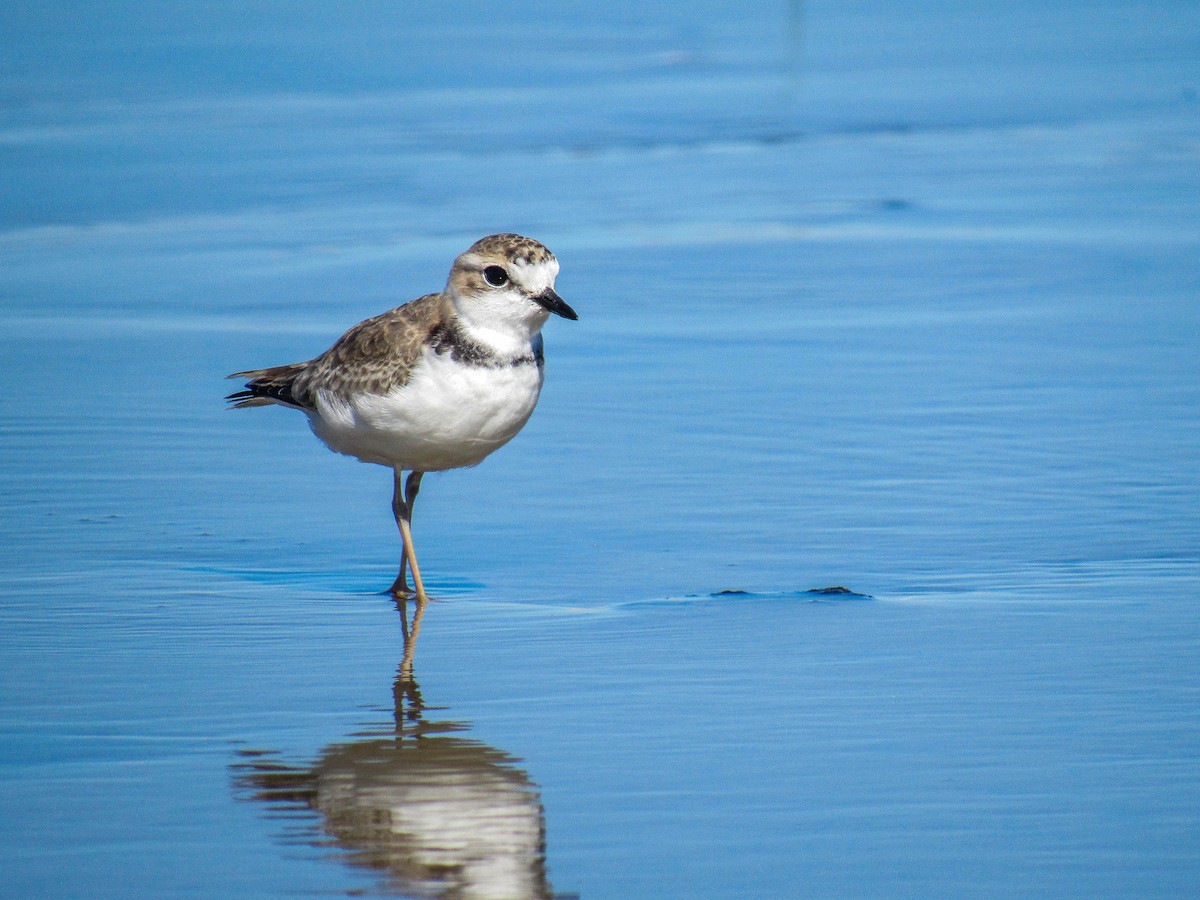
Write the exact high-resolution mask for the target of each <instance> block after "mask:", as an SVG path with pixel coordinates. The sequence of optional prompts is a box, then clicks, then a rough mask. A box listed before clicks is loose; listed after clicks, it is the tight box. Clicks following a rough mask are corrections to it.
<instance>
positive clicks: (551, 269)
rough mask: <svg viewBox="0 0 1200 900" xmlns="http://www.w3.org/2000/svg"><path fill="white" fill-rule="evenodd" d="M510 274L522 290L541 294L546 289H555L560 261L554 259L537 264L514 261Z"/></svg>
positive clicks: (509, 270)
mask: <svg viewBox="0 0 1200 900" xmlns="http://www.w3.org/2000/svg"><path fill="white" fill-rule="evenodd" d="M508 274H509V277H510V278H512V280H513V281H514V282H516V284H517V286H518V287H520V288H521V289H522V290H524V291H526V292H527V293H530V294H540V293H541V292H542V291H544V290H546V288H552V287H554V279H555V278H557V277H558V260H557V259H554V258H553V257H551V258H550V259H544V260H541V261H540V262H535V263H528V262H526V261H525V260H523V259H518V260H514V261H513V262H511V263H509V265H508Z"/></svg>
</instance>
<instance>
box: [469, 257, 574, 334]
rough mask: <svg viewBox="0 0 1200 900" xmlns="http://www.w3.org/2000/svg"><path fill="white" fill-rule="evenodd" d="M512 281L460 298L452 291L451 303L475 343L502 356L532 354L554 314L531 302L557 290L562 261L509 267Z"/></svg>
mask: <svg viewBox="0 0 1200 900" xmlns="http://www.w3.org/2000/svg"><path fill="white" fill-rule="evenodd" d="M509 273H510V275H511V277H512V281H511V282H510V283H509V284H508V285H507V286H505V287H504V288H495V289H491V290H485V291H482V292H479V293H471V294H459V293H457V292H455V291H454V289H453V288H452V287H448V289H447V290H448V293H449V296H450V303H451V305H452V307H453V309H454V312H455V315H456V316H457V318H458V322H459V324H460V325H461V326H462V329H463V331H464V332H466V334H467V336H468V337H470V338H471V339H472V340H475V341H478V342H479V343H481V344H484V345H485V346H488V347H491V348H492V349H493V350H495V351H496V353H498V354H501V355H520V354H523V353H526V352H528V350H529V343H530V341H532V340H533V338H534V336H535V335H536V334H537V333H538V332H539V331H541V330H542V326H543V325H545V324H546V320H547V319H548V318H550V313H549V312H547V311H546V310H545V309H544V308H543V307H542V306H540V305H538V304H537V303H535V302H534V301H533V300H531V299H530V297H531V296H534V295H537V294H540V293H541V292H542V291H544V290H546V289H547V288H550V289H553V287H554V279H555V277H556V276H557V275H558V261H557V260H554V259H551V260H547V261H545V262H540V263H534V264H532V265H521V264H520V263H515V264H512V265H510V266H509Z"/></svg>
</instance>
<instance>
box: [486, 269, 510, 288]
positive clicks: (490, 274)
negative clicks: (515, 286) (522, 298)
mask: <svg viewBox="0 0 1200 900" xmlns="http://www.w3.org/2000/svg"><path fill="white" fill-rule="evenodd" d="M483 280H484V281H486V282H487V283H488V284H490V285H491V286H492V287H504V285H506V284H508V273H507V272H505V271H504V269H503V268H501V267H500V266H488V267H487V268H486V269H484V270H483Z"/></svg>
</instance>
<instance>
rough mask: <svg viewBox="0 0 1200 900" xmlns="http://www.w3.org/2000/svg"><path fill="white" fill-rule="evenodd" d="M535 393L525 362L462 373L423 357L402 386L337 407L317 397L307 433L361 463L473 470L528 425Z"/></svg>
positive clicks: (537, 373)
mask: <svg viewBox="0 0 1200 900" xmlns="http://www.w3.org/2000/svg"><path fill="white" fill-rule="evenodd" d="M541 388H542V373H541V370H540V369H539V368H538V367H537V366H536V365H533V364H532V363H528V364H521V365H515V366H505V367H503V368H495V369H493V368H487V367H484V366H470V365H464V364H463V363H460V362H456V361H454V360H452V359H451V358H450V357H449V356H448V355H444V356H438V355H436V354H434V353H427V354H426V356H425V358H424V359H423V360H422V361H421V363H420V365H418V366H417V368H416V370H415V371H414V372H413V375H412V378H410V379H409V382H408V384H406V385H404V387H401V388H397V389H396V390H393V391H391V392H390V393H388V394H358V395H355V396H353V397H351V398H349V399H348V400H343V399H341V398H339V397H336V396H334V395H332V394H329V393H328V392H325V391H321V392H319V393H318V396H317V408H316V410H315V411H314V412H310V413H309V423H310V424H311V425H312V429H313V431H314V432H315V433H316V435H317V437H319V438H320V439H321V440H322V441H324V442H325V443H326V445H328V447H329V448H330V449H331V450H336V451H337V452H338V453H345V454H346V455H347V456H354V457H357V458H358V459H361V460H362V461H363V462H370V463H378V464H379V465H383V466H391V467H393V468H400V469H412V470H415V471H420V472H436V471H439V470H441V469H456V468H459V467H460V466H474V465H476V464H478V463H480V462H482V461H483V459H484V457H486V456H487V455H488V454H489V453H491V452H492V451H493V450H495V449H497V448H498V447H502V446H503V445H504V444H506V443H508V442H509V441H510V440H512V438H513V437H514V436H515V435H516V433H517V432H518V431H520V430H521V428H522V426H523V425H524V424H525V423H526V422H527V421H528V420H529V416H530V415H531V414H532V413H533V408H534V407H535V406H536V405H537V399H538V394H539V393H540V391H541Z"/></svg>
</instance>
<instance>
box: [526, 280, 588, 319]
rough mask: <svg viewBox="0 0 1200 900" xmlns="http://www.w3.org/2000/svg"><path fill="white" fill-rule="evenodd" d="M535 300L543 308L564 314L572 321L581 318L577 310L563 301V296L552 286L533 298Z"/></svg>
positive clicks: (563, 315) (565, 317) (560, 314)
mask: <svg viewBox="0 0 1200 900" xmlns="http://www.w3.org/2000/svg"><path fill="white" fill-rule="evenodd" d="M533 302H534V303H536V304H537V305H538V306H540V307H542V308H543V309H548V310H549V311H550V312H552V313H554V314H555V315H559V316H562V317H563V318H564V319H570V320H571V321H572V322H573V321H575V320H576V319H578V318H579V316H578V315H577V314H576V312H575V310H573V309H571V307H569V306H567V304H566V303H565V302H563V298H562V297H560V296H558V294H556V293H554V290H553V289H552V288H546V289H545V290H544V291H542V292H541V293H540V294H538V295H537V296H536V297H534V298H533Z"/></svg>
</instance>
